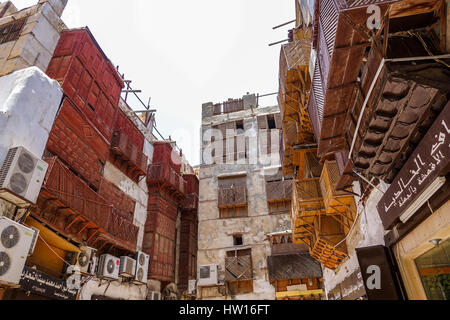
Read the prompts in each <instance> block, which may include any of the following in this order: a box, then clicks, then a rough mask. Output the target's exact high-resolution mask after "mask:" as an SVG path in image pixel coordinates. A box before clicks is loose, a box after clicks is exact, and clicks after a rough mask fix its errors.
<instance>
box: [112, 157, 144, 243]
mask: <svg viewBox="0 0 450 320" xmlns="http://www.w3.org/2000/svg"><path fill="white" fill-rule="evenodd" d="M104 177H105V179H107V180H108V181H109V182H111V183H113V184H114V185H116V186H117V187H118V188H119V189H120V190H121V191H122V192H124V193H125V194H127V195H128V196H130V197H131V198H133V199H134V200H135V201H136V208H135V210H134V221H133V224H134V225H135V226H137V227H139V234H138V242H137V248H138V250H141V249H142V242H143V239H144V226H145V221H146V220H147V204H148V189H147V184H146V180H145V179H142V180H141V181H140V182H139V184H137V183H136V182H134V181H133V180H131V179H130V178H128V177H127V176H126V175H125V174H123V173H122V171H120V170H119V169H118V168H116V167H115V166H114V165H113V164H112V163H111V162H109V161H107V162H106V165H105V169H104Z"/></svg>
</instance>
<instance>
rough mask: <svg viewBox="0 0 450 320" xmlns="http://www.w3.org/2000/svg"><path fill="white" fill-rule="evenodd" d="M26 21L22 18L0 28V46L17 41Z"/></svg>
mask: <svg viewBox="0 0 450 320" xmlns="http://www.w3.org/2000/svg"><path fill="white" fill-rule="evenodd" d="M26 21H27V18H24V19H20V20H17V21H14V22H11V23H8V24H6V25H3V26H0V44H3V43H7V42H10V41H16V40H17V39H19V37H20V33H21V32H22V28H23V27H24V26H25V23H26Z"/></svg>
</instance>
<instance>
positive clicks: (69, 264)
mask: <svg viewBox="0 0 450 320" xmlns="http://www.w3.org/2000/svg"><path fill="white" fill-rule="evenodd" d="M39 239H41V240H42V241H43V242H44V244H45V245H46V246H47V247H48V248H49V249H50V250H51V251H52V252H53V253H54V254H55V256H56V257H58V258H59V259H61V260H62V261H63V262H64V263H65V264H67V265H68V266H71V265H72V264H71V263H69V262H67V261H66V260H64V259H63V258H61V256H60V255H59V254H57V253H56V252H55V250H53V248H52V247H51V246H50V245H49V244H48V243H47V242H46V241H45V240H44V238H43V237H42V236H41V235H39Z"/></svg>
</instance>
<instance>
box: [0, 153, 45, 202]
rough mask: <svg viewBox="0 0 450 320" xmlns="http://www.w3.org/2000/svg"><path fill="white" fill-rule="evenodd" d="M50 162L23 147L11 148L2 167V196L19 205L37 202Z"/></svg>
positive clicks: (0, 171)
mask: <svg viewBox="0 0 450 320" xmlns="http://www.w3.org/2000/svg"><path fill="white" fill-rule="evenodd" d="M47 169H48V164H47V163H46V162H45V161H43V160H41V159H39V158H38V157H36V156H35V155H33V154H32V153H31V152H29V151H27V150H26V149H25V148H23V147H17V148H13V149H10V150H9V151H8V154H7V156H6V159H5V161H4V162H3V166H2V168H1V169H0V198H2V199H4V200H6V201H8V202H11V203H13V204H15V205H16V206H18V207H22V208H24V207H27V206H29V205H30V204H35V203H36V201H37V198H38V195H39V192H40V191H41V187H42V184H43V183H44V178H45V174H46V173H47Z"/></svg>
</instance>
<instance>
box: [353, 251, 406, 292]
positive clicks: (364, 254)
mask: <svg viewBox="0 0 450 320" xmlns="http://www.w3.org/2000/svg"><path fill="white" fill-rule="evenodd" d="M388 250H389V249H388V248H386V247H384V246H375V247H365V248H358V249H356V255H357V257H358V261H359V267H360V268H361V274H362V278H363V282H364V287H365V289H366V294H367V298H368V299H369V300H402V299H403V295H402V293H401V292H402V291H401V289H400V288H401V285H400V283H399V281H398V280H397V277H396V273H395V272H394V267H393V261H392V257H391V255H390V254H389V251H388Z"/></svg>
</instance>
